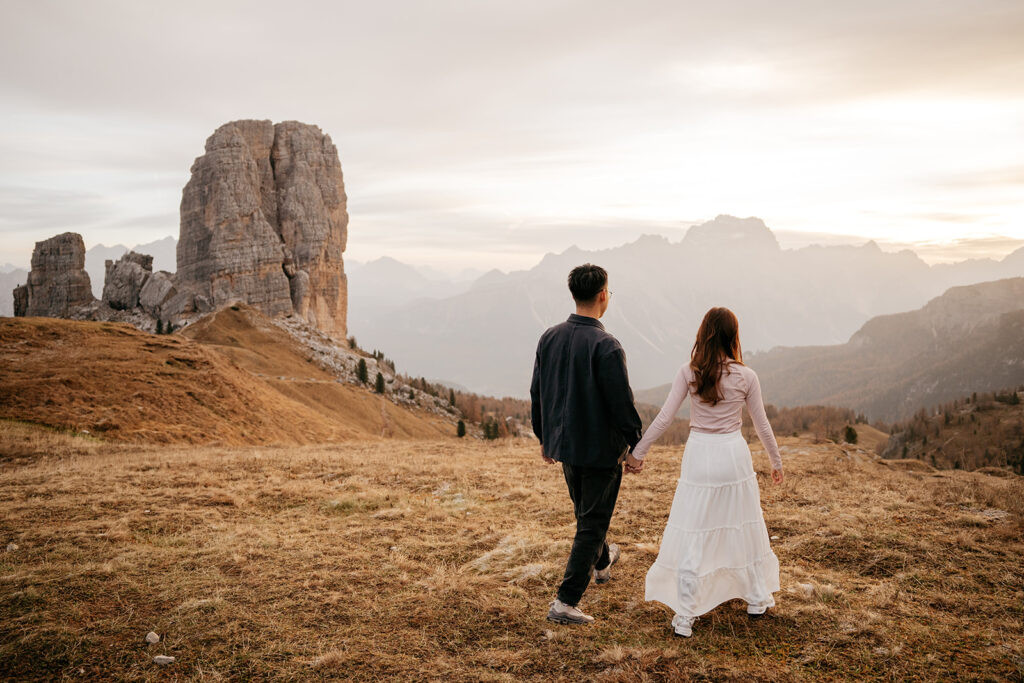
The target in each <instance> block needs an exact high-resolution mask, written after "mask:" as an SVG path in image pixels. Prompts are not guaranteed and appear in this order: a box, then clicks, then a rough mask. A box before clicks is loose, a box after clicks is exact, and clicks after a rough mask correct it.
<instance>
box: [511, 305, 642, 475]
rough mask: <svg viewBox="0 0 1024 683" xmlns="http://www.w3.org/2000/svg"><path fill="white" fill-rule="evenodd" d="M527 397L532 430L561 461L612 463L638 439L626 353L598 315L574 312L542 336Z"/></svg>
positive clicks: (594, 464)
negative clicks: (605, 328) (530, 407)
mask: <svg viewBox="0 0 1024 683" xmlns="http://www.w3.org/2000/svg"><path fill="white" fill-rule="evenodd" d="M530 399H531V401H532V402H533V432H534V434H536V435H537V438H538V439H540V442H541V444H542V445H543V446H544V455H546V456H548V457H549V458H553V459H555V460H558V461H559V462H563V463H568V464H569V465H575V466H577V467H614V466H615V464H616V463H617V462H618V460H619V458H620V457H621V456H622V455H623V453H625V452H626V450H627V449H632V448H633V446H635V445H636V444H637V443H638V442H639V441H640V431H641V423H640V416H639V415H638V414H637V412H636V407H635V406H634V405H633V391H632V390H631V389H630V388H629V376H628V375H627V373H626V354H625V352H624V351H623V350H622V346H621V345H620V344H619V342H618V340H617V339H616V338H615V337H613V336H612V335H610V334H608V333H607V332H605V330H604V325H602V324H601V323H600V321H598V320H597V318H589V317H587V316H583V315H576V314H575V313H574V314H572V315H570V316H569V319H568V320H566V321H565V322H564V323H561V324H560V325H555V326H554V327H551V328H549V329H548V330H547V331H546V332H545V333H544V334H543V335H541V338H540V342H538V343H537V357H536V360H535V361H534V365H533V382H531V384H530Z"/></svg>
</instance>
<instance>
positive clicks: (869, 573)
mask: <svg viewBox="0 0 1024 683" xmlns="http://www.w3.org/2000/svg"><path fill="white" fill-rule="evenodd" d="M781 444H782V447H783V458H784V460H785V464H786V472H787V480H786V482H785V483H784V484H783V485H782V486H780V487H772V486H771V485H770V484H769V483H768V482H767V479H766V474H767V466H768V463H767V458H766V457H765V456H764V454H763V453H762V452H761V451H760V448H759V447H758V446H754V451H755V469H756V470H757V472H758V476H759V481H760V482H761V487H762V505H763V507H764V510H765V516H766V520H767V524H768V529H769V532H770V533H771V534H772V535H773V536H778V538H777V539H776V540H774V541H773V546H774V548H775V551H776V553H777V554H778V556H779V558H780V561H781V566H782V591H781V592H780V593H778V594H777V595H776V599H777V602H778V606H777V607H776V608H775V609H774V610H772V611H771V612H770V613H769V615H768V616H767V617H765V618H764V619H762V620H758V621H751V620H749V619H748V618H747V616H746V614H745V613H744V611H743V605H742V604H741V603H738V602H732V603H728V604H726V605H723V606H721V607H719V608H718V609H717V610H715V611H714V612H713V613H712V614H710V615H708V616H706V617H704V618H702V619H700V620H699V621H698V622H697V625H696V627H695V629H694V637H693V638H692V639H689V640H681V639H676V638H673V637H672V636H671V635H670V631H669V628H668V624H669V616H670V615H669V613H668V611H667V610H666V609H665V608H663V607H661V606H659V605H657V604H653V603H645V602H644V600H643V577H644V574H645V572H646V570H647V568H648V567H649V566H650V564H651V563H652V561H653V560H654V557H655V553H656V552H657V547H658V542H659V539H660V536H661V533H662V530H663V527H664V524H665V520H666V518H667V515H668V511H669V507H670V505H671V500H672V495H673V491H674V489H675V484H676V478H677V476H678V471H679V464H680V457H681V455H682V449H679V448H660V447H659V448H655V449H654V451H653V452H652V453H651V455H650V456H649V459H648V465H647V468H646V469H645V471H644V472H643V473H642V474H641V475H640V476H637V477H629V478H627V479H626V480H625V481H624V484H623V488H622V493H621V497H620V502H619V506H618V509H617V511H616V515H615V518H614V520H613V523H612V528H611V537H612V540H614V541H616V542H618V543H620V544H621V545H622V548H623V557H622V560H621V562H620V564H618V565H616V567H615V569H614V577H615V578H614V580H613V581H612V582H611V583H610V584H608V585H606V586H600V587H591V588H590V589H589V590H588V591H587V594H586V596H585V597H584V608H585V609H586V610H587V611H588V612H590V613H592V614H594V615H595V616H596V617H597V619H598V621H597V622H596V623H594V624H593V625H590V626H587V627H567V626H556V625H554V624H551V623H549V622H546V621H545V620H544V618H543V617H544V614H545V613H546V611H547V606H548V602H549V601H550V600H551V599H552V598H553V596H554V591H555V587H556V585H557V583H558V581H559V579H560V577H561V572H562V570H563V568H564V561H565V557H566V555H567V552H568V549H569V544H570V541H571V537H572V531H573V521H572V514H571V510H570V507H569V503H568V499H567V496H566V493H565V491H564V487H565V484H564V482H563V481H562V476H561V473H560V472H559V470H558V469H557V468H556V467H549V466H545V465H543V464H542V463H541V462H540V460H539V458H538V457H537V453H536V447H535V446H534V445H531V444H529V443H526V442H515V441H501V442H493V443H482V442H479V441H472V442H471V441H467V440H455V439H447V440H443V441H435V442H425V441H415V442H412V441H402V440H391V441H375V442H365V441H360V442H346V443H338V444H319V445H307V446H293V447H255V448H254V447H246V448H232V447H195V446H188V447H183V446H166V445H164V446H159V445H151V446H140V445H134V444H124V443H120V444H118V443H108V442H100V441H97V440H95V439H90V438H87V437H73V436H69V435H67V434H64V433H60V432H54V431H50V430H45V429H42V428H39V427H36V426H31V425H23V424H15V423H9V422H8V423H0V448H3V449H4V450H6V451H9V450H11V449H12V448H18V449H20V452H22V454H23V456H24V457H23V460H22V464H20V465H18V466H12V465H11V464H10V463H9V462H8V463H7V464H6V465H2V464H0V507H2V509H3V510H4V514H3V515H2V516H0V542H2V543H3V545H7V544H13V545H11V546H8V550H7V551H6V552H3V553H2V554H0V677H2V678H10V679H22V680H33V679H35V680H39V679H47V680H51V679H62V678H76V679H83V680H96V679H111V678H116V679H132V680H154V681H155V680H167V679H169V678H172V679H176V680H198V679H204V680H207V679H209V680H221V679H223V680H247V679H260V680H265V679H275V680H321V679H345V680H361V681H362V680H365V681H381V680H414V681H416V680H446V681H523V680H528V681H562V680H564V681H577V680H597V681H640V680H672V681H677V680H678V681H685V680H737V681H739V680H742V681H751V680H760V681H801V680H900V681H935V680H992V681H1002V680H1020V678H1021V677H1022V676H1024V627H1022V623H1024V604H1022V593H1021V586H1022V584H1024V566H1022V565H1021V562H1020V558H1021V556H1022V554H1024V526H1022V518H1021V515H1022V513H1024V508H1022V501H1024V485H1022V483H1021V482H1022V479H1021V478H1020V477H1016V476H1013V475H1011V476H1009V477H995V476H989V475H986V474H983V473H977V472H964V471H946V472H937V471H935V470H933V469H932V468H931V467H930V466H928V465H926V464H923V463H921V462H919V461H911V462H888V461H881V460H878V459H876V458H874V457H873V455H872V454H871V453H870V452H869V451H867V450H863V449H859V448H857V447H852V446H843V447H840V446H836V445H834V444H817V445H816V444H814V443H812V442H811V441H810V440H808V439H802V438H792V437H783V438H781ZM150 630H153V631H155V632H156V633H158V634H160V636H161V641H160V642H159V643H158V644H156V645H146V644H145V642H144V641H143V638H144V636H145V635H146V633H147V632H148V631H150ZM157 654H161V655H171V656H174V657H176V658H177V661H176V662H175V663H173V664H171V665H169V666H168V667H167V668H164V667H159V666H157V665H155V664H154V663H153V656H154V655H157Z"/></svg>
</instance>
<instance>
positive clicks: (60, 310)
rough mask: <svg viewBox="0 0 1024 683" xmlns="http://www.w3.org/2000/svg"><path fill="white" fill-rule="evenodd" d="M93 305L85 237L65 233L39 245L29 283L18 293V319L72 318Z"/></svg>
mask: <svg viewBox="0 0 1024 683" xmlns="http://www.w3.org/2000/svg"><path fill="white" fill-rule="evenodd" d="M93 301H94V299H93V296H92V285H91V283H90V282H89V274H88V273H86V272H85V242H83V241H82V236H81V235H78V234H76V233H73V232H65V233H63V234H61V235H57V236H56V237H51V238H50V239H48V240H43V241H42V242H36V247H35V249H34V250H33V251H32V270H31V272H29V274H28V282H27V283H26V284H24V285H22V286H20V287H16V288H15V289H14V315H16V316H43V317H49V318H68V317H71V316H72V315H73V314H74V313H75V312H76V310H77V309H79V308H81V307H83V306H88V305H90V304H91V303H92V302H93Z"/></svg>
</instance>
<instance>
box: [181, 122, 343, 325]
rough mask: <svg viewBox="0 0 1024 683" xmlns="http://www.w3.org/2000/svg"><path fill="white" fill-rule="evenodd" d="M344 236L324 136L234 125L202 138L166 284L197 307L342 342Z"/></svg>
mask: <svg viewBox="0 0 1024 683" xmlns="http://www.w3.org/2000/svg"><path fill="white" fill-rule="evenodd" d="M347 237H348V212H347V210H346V197H345V185H344V181H343V179H342V173H341V163H340V162H339V161H338V150H337V148H336V147H335V146H334V144H333V143H332V142H331V138H330V137H329V136H327V135H324V134H323V132H321V130H320V129H319V128H318V127H316V126H311V125H307V124H303V123H298V122H296V121H286V122H283V123H278V124H276V125H274V124H272V123H271V122H270V121H234V122H231V123H227V124H224V125H223V126H221V127H220V128H218V129H217V130H216V131H215V132H214V134H213V135H212V136H210V138H209V139H208V140H207V141H206V153H205V154H204V155H203V156H201V157H199V158H198V159H196V161H195V163H194V164H193V165H192V177H191V179H190V180H189V182H188V184H187V185H186V186H185V189H184V191H183V192H182V198H181V233H180V235H179V239H178V255H177V261H178V264H177V265H178V271H177V273H176V274H175V278H174V280H175V282H174V284H175V286H176V287H177V288H178V290H179V291H188V292H191V293H192V295H193V296H194V300H193V304H192V305H193V309H194V310H195V311H203V310H210V309H216V308H220V307H222V306H224V305H227V304H229V303H232V302H235V301H242V302H245V303H248V304H251V305H253V306H255V307H256V308H258V309H260V310H261V311H263V312H264V313H266V314H267V315H271V316H276V315H287V314H291V313H295V314H297V315H299V316H301V317H303V318H304V319H306V320H307V321H308V322H309V323H311V324H312V325H314V326H316V327H317V328H319V329H321V330H323V331H324V332H327V333H329V334H331V335H333V336H335V337H336V338H341V339H344V338H345V336H346V332H347V330H346V313H347V296H348V287H347V282H346V278H345V270H344V262H343V260H342V253H343V252H344V251H345V243H346V239H347ZM186 309H187V306H186ZM181 313H182V314H188V313H189V311H188V310H183V311H181Z"/></svg>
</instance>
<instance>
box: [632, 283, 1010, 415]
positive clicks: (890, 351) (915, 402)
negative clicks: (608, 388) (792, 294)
mask: <svg viewBox="0 0 1024 683" xmlns="http://www.w3.org/2000/svg"><path fill="white" fill-rule="evenodd" d="M743 329H744V327H743V318H742V317H741V318H740V334H741V336H742V335H743ZM744 360H745V361H746V362H747V364H748V365H749V366H750V367H752V368H753V369H754V370H756V371H757V373H758V376H759V378H760V380H761V387H762V390H763V392H764V399H765V401H766V402H767V403H771V404H774V405H776V406H778V407H783V406H800V405H810V404H825V405H833V406H842V407H844V408H850V409H852V410H854V411H856V412H858V413H863V414H865V415H866V416H867V417H868V419H870V420H885V421H894V420H900V419H905V418H908V417H910V416H911V415H913V414H914V413H915V412H916V411H918V410H919V409H921V408H925V407H928V406H932V405H935V404H937V403H941V402H944V401H950V400H953V399H955V398H958V397H960V396H964V395H966V394H970V393H971V392H975V391H978V392H983V391H992V390H995V389H1001V388H1003V387H1008V386H1015V385H1017V384H1021V383H1024V278H1009V279H1006V280H996V281H994V282H984V283H981V284H977V285H969V286H964V287H954V288H952V289H950V290H948V291H947V292H945V293H944V294H943V295H942V296H939V297H936V298H935V299H932V300H931V301H930V302H928V304H927V305H925V306H924V307H922V308H920V309H917V310H914V311H908V312H905V313H897V314H893V315H884V316H878V317H876V318H872V319H871V320H869V321H868V322H866V323H865V324H864V325H863V326H862V327H861V328H860V330H858V331H857V332H856V333H855V334H854V335H853V336H852V337H851V338H850V340H849V341H848V342H847V343H845V344H837V345H834V346H796V347H780V348H775V349H772V350H771V351H767V352H764V353H754V354H748V355H746V356H745V357H744ZM668 391H669V385H667V384H666V385H662V386H659V387H656V388H654V389H649V390H644V391H640V392H637V396H640V397H643V399H644V400H646V401H649V402H652V403H656V402H659V401H663V400H664V397H665V396H667V395H668Z"/></svg>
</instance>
